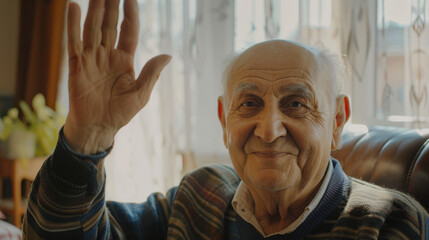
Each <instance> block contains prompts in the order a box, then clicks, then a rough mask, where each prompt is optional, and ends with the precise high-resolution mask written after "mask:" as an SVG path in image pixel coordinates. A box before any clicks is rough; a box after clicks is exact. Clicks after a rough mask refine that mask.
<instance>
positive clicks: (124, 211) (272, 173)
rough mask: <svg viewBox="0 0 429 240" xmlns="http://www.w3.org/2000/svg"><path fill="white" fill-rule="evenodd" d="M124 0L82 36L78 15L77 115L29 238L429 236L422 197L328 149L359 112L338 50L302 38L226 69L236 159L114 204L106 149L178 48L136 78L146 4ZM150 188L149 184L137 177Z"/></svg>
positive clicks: (42, 180)
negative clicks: (141, 9)
mask: <svg viewBox="0 0 429 240" xmlns="http://www.w3.org/2000/svg"><path fill="white" fill-rule="evenodd" d="M136 9H137V6H136V2H135V0H126V1H125V6H124V12H125V14H124V15H125V19H124V21H123V23H122V28H121V33H120V37H119V40H118V45H117V47H116V48H115V47H114V45H115V42H116V24H117V17H118V0H105V1H104V0H92V1H91V2H90V5H89V10H88V16H87V19H86V21H85V28H84V32H83V41H81V40H80V29H79V26H80V23H79V17H80V14H79V7H78V6H77V5H76V4H74V3H71V4H70V6H69V15H68V41H69V56H70V59H69V66H70V76H69V93H70V113H69V115H68V117H67V121H66V124H65V125H64V128H63V130H62V131H61V133H60V137H59V143H58V145H57V148H56V150H55V152H54V154H53V155H52V156H51V157H50V158H49V159H48V160H47V161H46V162H45V164H44V166H43V167H42V169H41V170H40V172H39V174H38V177H37V178H36V180H35V182H34V185H33V189H32V192H31V195H30V199H29V204H28V211H27V213H26V215H25V219H24V225H23V232H24V237H25V238H28V239H39V238H42V239H125V238H127V239H262V238H270V239H301V238H311V239H328V238H334V239H358V238H359V239H360V238H362V239H378V238H383V239H427V238H428V234H429V233H428V232H427V230H428V227H429V225H428V221H427V220H428V215H427V213H426V211H425V210H424V209H423V208H422V207H421V206H420V205H419V204H418V203H417V202H416V201H415V200H413V199H412V198H411V197H409V196H406V195H404V194H401V193H399V192H396V191H393V190H387V189H383V188H380V187H377V186H374V185H371V184H368V183H365V182H362V181H359V180H356V179H353V178H349V177H347V176H346V175H345V174H344V172H343V171H342V169H341V166H340V164H339V163H338V162H337V161H336V160H334V159H332V158H331V157H330V153H331V151H332V150H334V149H336V148H337V147H338V145H339V143H340V140H341V133H342V129H343V127H344V124H345V123H346V121H347V120H348V118H349V115H350V111H349V104H348V99H347V97H345V96H344V95H341V94H340V91H339V86H340V84H338V83H337V81H340V79H338V76H339V74H338V72H339V71H340V68H339V65H338V62H337V61H336V60H335V59H336V58H335V57H334V56H331V55H329V54H328V53H326V52H324V51H321V50H317V49H313V48H310V47H307V46H304V45H301V44H298V43H293V42H288V41H282V40H274V41H268V42H263V43H260V44H257V45H255V46H253V47H251V48H249V49H247V50H246V51H244V52H243V53H241V54H240V55H239V56H238V57H237V58H235V59H234V60H233V61H232V63H231V64H230V66H229V67H228V68H227V70H226V71H225V76H226V77H225V82H224V87H225V89H224V95H223V96H221V97H219V101H218V115H219V120H220V122H221V124H222V128H223V136H224V143H225V146H226V148H227V149H228V151H229V154H230V158H231V161H232V163H233V165H234V169H232V168H229V167H226V166H220V165H214V166H210V167H205V168H202V169H198V170H196V171H194V172H192V173H190V174H188V175H187V176H185V177H184V178H183V180H182V181H181V183H180V184H179V186H178V187H175V188H172V189H171V190H170V191H168V192H167V194H166V195H165V196H164V195H161V194H158V193H157V194H153V195H151V196H149V198H148V200H147V202H145V203H140V204H129V203H128V204H126V203H117V202H106V201H105V199H104V183H105V175H104V169H103V159H104V157H105V156H106V155H107V154H108V152H109V151H110V149H111V148H112V144H113V138H114V136H115V134H116V133H117V131H118V130H119V129H120V128H121V127H122V126H124V125H125V124H127V123H128V122H129V121H130V119H131V118H132V117H133V116H134V115H135V114H136V113H137V112H138V111H139V110H140V109H141V108H142V107H144V105H145V104H146V103H147V101H148V100H149V96H150V93H151V90H152V88H153V86H154V84H155V82H156V80H157V78H158V76H159V74H160V72H161V71H162V69H163V68H164V66H165V65H166V64H167V63H168V62H169V60H170V57H169V56H167V55H160V56H158V57H155V58H153V59H151V60H150V61H149V62H148V63H147V64H146V65H145V66H144V68H143V70H142V71H141V73H140V75H139V77H138V78H137V79H135V77H134V70H133V67H132V66H133V55H134V51H135V48H136V43H137V35H138V34H137V31H138V16H137V10H136ZM136 190H137V191H138V189H136Z"/></svg>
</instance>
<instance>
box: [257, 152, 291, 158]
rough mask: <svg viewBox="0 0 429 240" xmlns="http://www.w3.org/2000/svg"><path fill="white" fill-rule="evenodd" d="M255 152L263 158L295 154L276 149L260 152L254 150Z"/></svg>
mask: <svg viewBox="0 0 429 240" xmlns="http://www.w3.org/2000/svg"><path fill="white" fill-rule="evenodd" d="M253 154H254V155H256V156H258V157H262V158H279V157H284V156H287V155H294V154H291V153H287V152H275V151H260V152H253ZM294 156H295V155H294Z"/></svg>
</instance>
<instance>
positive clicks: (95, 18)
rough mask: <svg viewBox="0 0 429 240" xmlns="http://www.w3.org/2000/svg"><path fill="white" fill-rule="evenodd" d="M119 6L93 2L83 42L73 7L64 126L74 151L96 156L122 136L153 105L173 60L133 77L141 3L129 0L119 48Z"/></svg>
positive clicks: (107, 0)
mask: <svg viewBox="0 0 429 240" xmlns="http://www.w3.org/2000/svg"><path fill="white" fill-rule="evenodd" d="M118 9H119V0H91V1H90V3H89V8H88V14H87V17H86V20H85V25H84V31H83V41H81V39H80V32H81V31H80V8H79V6H78V5H77V4H76V3H70V5H69V12H68V19H67V27H68V33H67V35H68V52H69V98H70V112H69V115H68V117H67V121H66V124H65V126H64V134H65V137H66V140H67V142H68V144H69V145H70V146H71V148H72V149H73V150H74V151H77V152H79V153H82V154H94V153H96V152H99V151H102V150H105V149H106V148H108V147H109V146H110V145H111V144H112V142H113V138H114V136H115V134H116V133H117V132H118V130H119V129H120V128H121V127H123V126H124V125H126V124H127V123H128V122H129V121H130V120H131V119H132V118H133V117H134V116H135V115H136V114H137V112H139V111H140V110H141V109H142V108H143V107H144V106H145V105H146V104H147V102H148V100H149V97H150V94H151V92H152V89H153V87H154V85H155V82H156V81H157V79H158V77H159V75H160V73H161V71H162V69H163V68H164V67H165V66H166V65H167V64H168V62H169V61H170V59H171V57H170V56H168V55H159V56H157V57H154V58H152V59H151V60H149V61H148V62H147V63H146V64H145V66H144V67H143V69H142V71H141V73H140V75H139V77H138V78H137V79H135V76H134V68H133V62H134V53H135V50H136V47H137V42H138V29H139V24H138V7H137V3H136V0H125V3H124V20H123V22H122V25H121V32H120V35H119V40H118V44H117V46H116V48H115V43H116V37H117V30H116V29H117V22H118V11H119V10H118Z"/></svg>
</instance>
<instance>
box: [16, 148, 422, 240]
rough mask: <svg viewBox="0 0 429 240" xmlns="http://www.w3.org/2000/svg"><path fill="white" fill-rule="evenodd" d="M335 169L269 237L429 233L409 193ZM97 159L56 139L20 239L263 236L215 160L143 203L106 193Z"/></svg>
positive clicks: (231, 177) (233, 177)
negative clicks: (237, 207) (295, 222)
mask: <svg viewBox="0 0 429 240" xmlns="http://www.w3.org/2000/svg"><path fill="white" fill-rule="evenodd" d="M332 161H333V164H334V171H333V174H332V177H331V179H330V182H329V184H328V188H327V190H326V192H325V194H324V196H323V197H322V199H321V201H320V203H319V205H318V206H317V207H316V208H315V210H314V211H313V212H312V213H311V214H310V215H309V216H308V217H307V219H306V220H305V221H304V222H303V223H302V224H301V225H300V226H299V227H298V228H297V229H296V230H295V231H294V232H292V233H289V234H286V235H275V236H272V237H269V239H429V236H428V232H429V224H428V222H429V221H428V214H427V213H426V211H425V210H424V209H423V208H422V207H421V206H420V204H418V203H417V202H416V201H415V200H414V199H412V198H411V197H409V196H407V195H405V194H403V193H400V192H397V191H394V190H388V189H385V188H381V187H378V186H375V185H372V184H369V183H366V182H363V181H360V180H357V179H353V178H349V177H347V176H346V175H345V174H344V172H343V170H342V169H341V166H340V164H339V163H338V162H337V161H336V160H332ZM104 179H105V175H104V170H103V163H102V161H101V162H98V163H94V162H92V161H82V160H80V159H77V158H76V157H74V156H73V155H72V154H70V153H69V152H68V151H67V150H66V149H65V148H64V147H63V145H62V144H58V146H57V148H56V150H55V152H54V154H53V156H51V157H50V158H49V159H47V160H46V162H45V164H44V165H43V167H42V169H41V170H40V172H39V174H38V175H37V177H36V180H35V182H34V183H33V187H32V191H31V194H30V198H29V202H28V208H27V212H26V215H25V217H24V224H23V237H24V239H32V240H33V239H262V236H261V235H260V234H259V232H258V231H257V230H256V229H254V228H253V226H252V225H250V224H249V223H247V222H245V221H244V220H243V219H241V218H240V217H239V216H238V215H237V214H236V213H235V212H234V210H233V208H232V206H231V200H232V197H233V196H234V193H235V190H236V188H237V186H238V184H239V182H240V179H239V178H238V176H237V174H236V173H235V171H234V170H233V169H232V168H230V167H227V166H223V165H213V166H209V167H204V168H201V169H198V170H196V171H194V172H192V173H190V174H188V175H187V176H185V177H184V178H183V179H182V181H181V183H180V184H179V186H178V187H175V188H172V189H171V190H169V191H168V192H167V194H166V195H162V194H160V193H154V194H152V195H150V196H149V197H148V199H147V201H146V202H144V203H134V204H131V203H118V202H110V201H105V199H104V182H105V181H104Z"/></svg>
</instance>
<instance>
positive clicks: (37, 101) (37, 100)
mask: <svg viewBox="0 0 429 240" xmlns="http://www.w3.org/2000/svg"><path fill="white" fill-rule="evenodd" d="M45 105H46V100H45V97H44V96H43V94H41V93H38V94H36V96H34V98H33V108H34V109H38V108H43V107H45Z"/></svg>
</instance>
